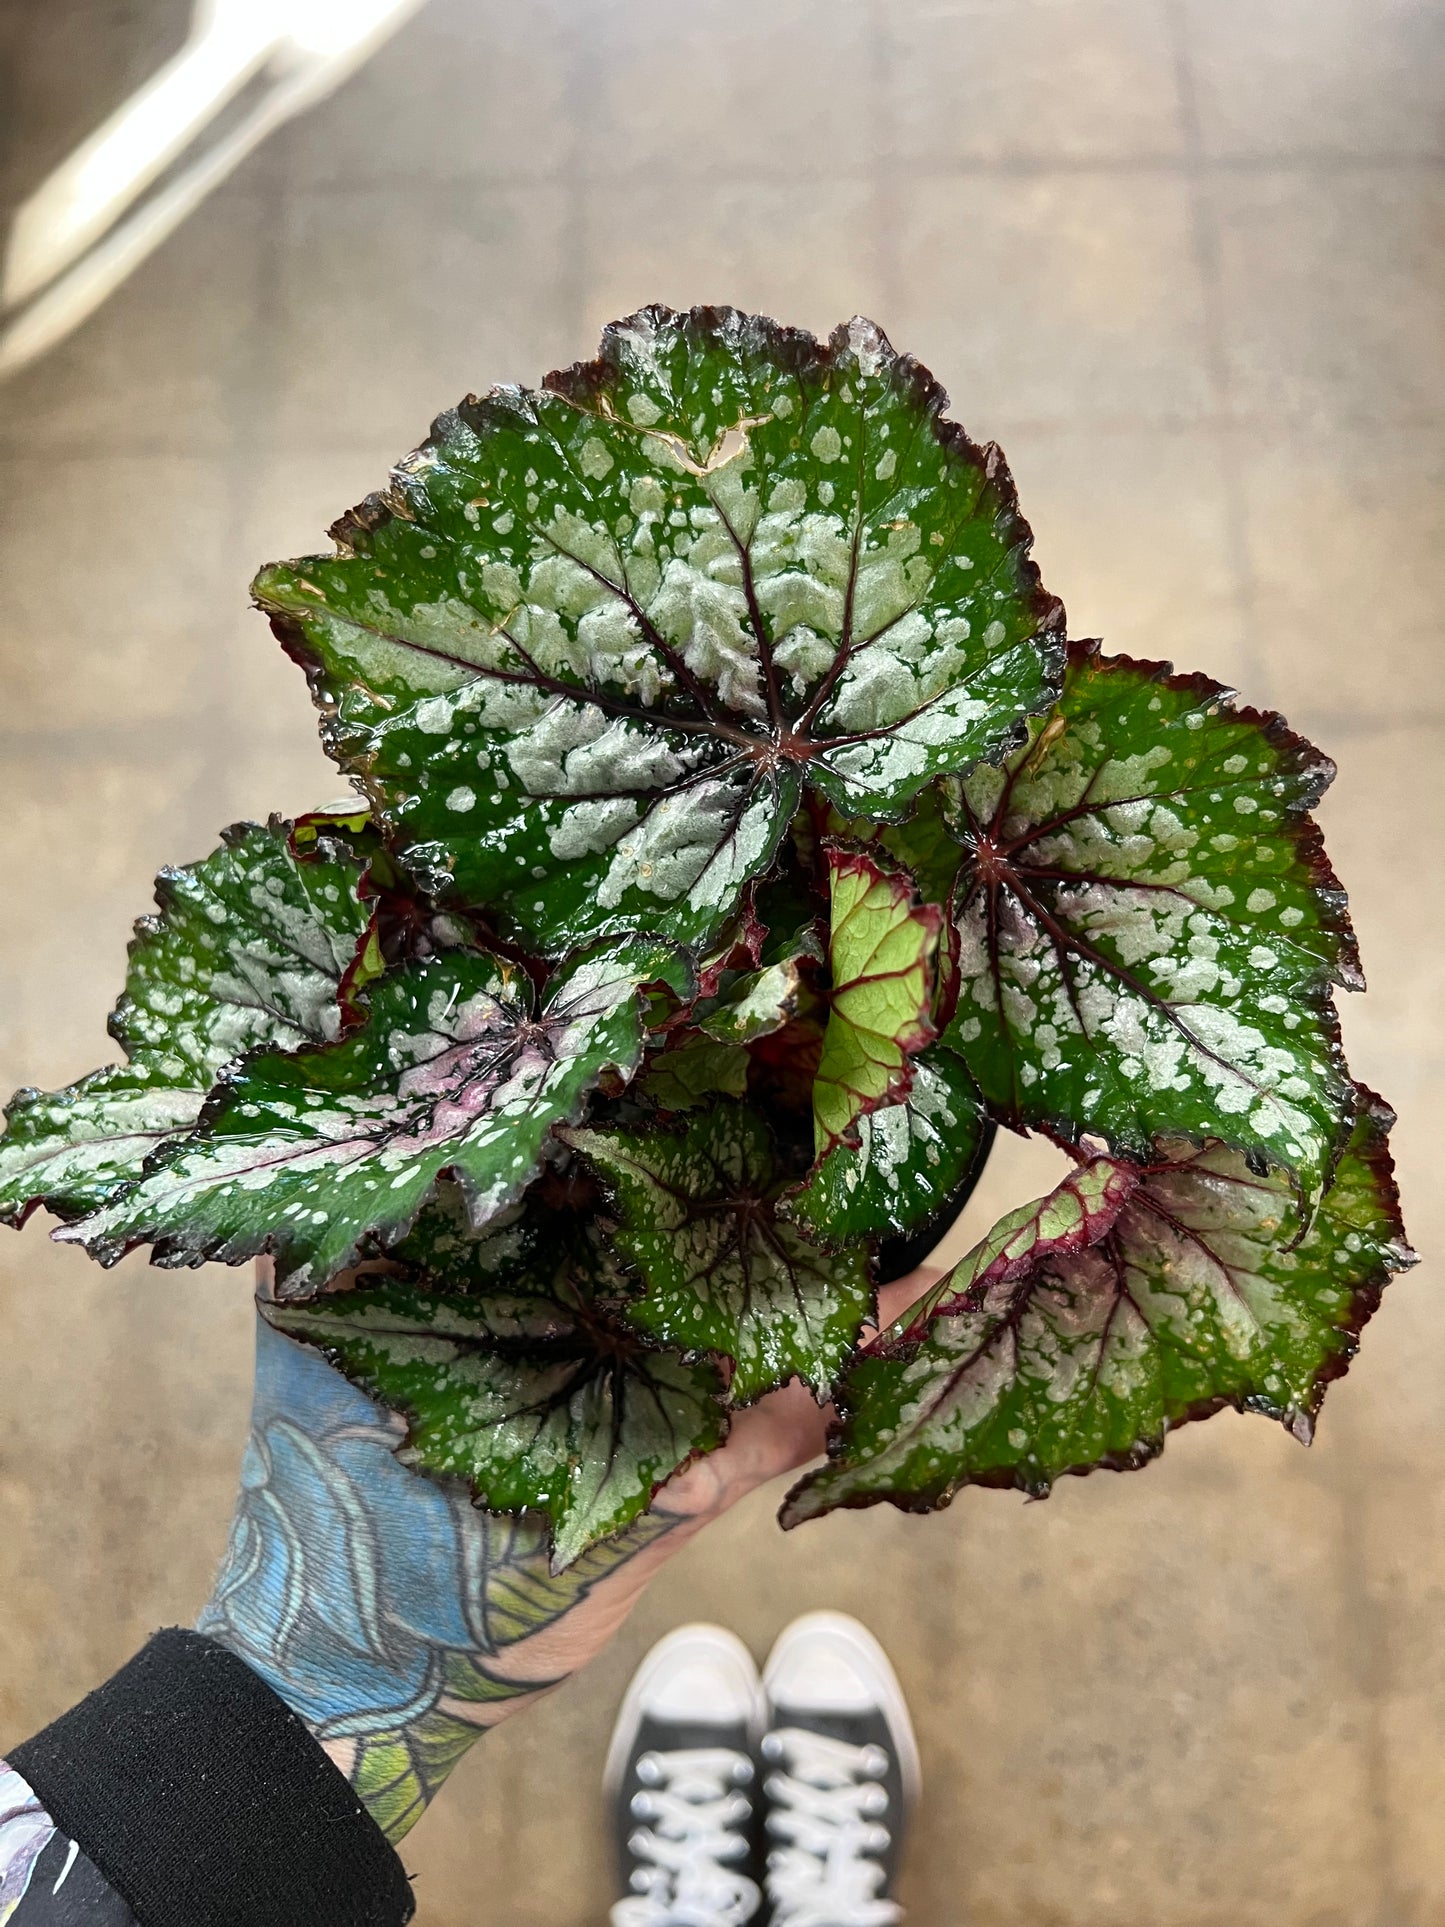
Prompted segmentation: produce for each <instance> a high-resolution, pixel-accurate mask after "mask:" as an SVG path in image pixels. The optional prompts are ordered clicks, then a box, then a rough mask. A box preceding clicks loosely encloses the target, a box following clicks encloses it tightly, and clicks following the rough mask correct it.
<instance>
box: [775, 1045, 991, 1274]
mask: <svg viewBox="0 0 1445 1927" xmlns="http://www.w3.org/2000/svg"><path fill="white" fill-rule="evenodd" d="M857 1132H858V1143H857V1145H856V1146H853V1145H850V1144H846V1143H843V1144H839V1145H837V1146H835V1148H834V1149H833V1150H831V1151H829V1152H828V1153H827V1154H826V1156H825V1157H824V1158H823V1160H822V1162H821V1163H820V1164H819V1165H818V1166H817V1168H816V1169H815V1170H814V1171H812V1172H811V1173H810V1174H809V1177H808V1180H807V1182H806V1184H804V1185H803V1186H802V1187H801V1188H800V1189H799V1190H798V1191H796V1192H793V1193H790V1194H789V1195H788V1196H787V1197H785V1198H784V1200H783V1202H782V1204H781V1206H780V1207H779V1208H780V1209H781V1210H782V1212H783V1213H784V1215H785V1216H786V1217H789V1218H791V1219H792V1220H793V1222H794V1223H795V1224H797V1225H798V1227H799V1228H800V1229H801V1230H802V1231H804V1232H805V1233H806V1235H807V1236H808V1237H810V1238H811V1239H813V1241H814V1242H815V1243H817V1244H820V1245H822V1246H823V1247H824V1249H825V1250H830V1251H831V1250H840V1249H843V1248H845V1247H846V1246H849V1245H853V1244H857V1243H859V1242H861V1241H862V1240H864V1239H868V1238H896V1237H899V1236H900V1235H902V1236H906V1235H908V1234H910V1233H913V1232H917V1231H920V1230H922V1229H923V1228H924V1227H925V1226H926V1225H928V1224H929V1223H931V1222H935V1221H938V1220H940V1219H941V1218H942V1217H943V1216H944V1215H945V1214H946V1213H947V1212H948V1211H950V1210H951V1209H952V1208H954V1207H955V1205H956V1204H957V1203H958V1202H959V1200H960V1197H961V1194H962V1193H963V1192H964V1189H965V1187H966V1186H968V1185H969V1184H970V1183H971V1181H972V1180H973V1179H974V1178H976V1176H977V1175H978V1173H979V1171H980V1170H981V1169H982V1166H983V1161H984V1158H985V1157H986V1156H987V1153H988V1149H989V1146H990V1144H991V1143H992V1137H993V1131H992V1126H991V1125H990V1124H989V1122H988V1119H987V1116H986V1114H985V1112H984V1109H983V1105H982V1104H981V1102H980V1101H979V1095H978V1088H977V1086H976V1085H975V1084H974V1081H973V1079H972V1077H970V1075H969V1073H968V1071H967V1069H966V1068H965V1066H964V1064H963V1063H962V1062H961V1060H960V1059H959V1058H957V1057H955V1056H954V1054H953V1052H952V1051H950V1050H947V1049H945V1048H944V1047H943V1046H942V1045H935V1046H934V1047H933V1048H932V1049H930V1050H926V1051H924V1052H923V1053H922V1055H921V1056H919V1057H917V1058H915V1059H914V1060H913V1082H912V1085H911V1087H910V1089H909V1092H908V1096H907V1097H906V1098H905V1099H904V1100H903V1102H902V1103H901V1104H887V1105H884V1106H883V1107H882V1108H881V1109H879V1110H876V1111H873V1112H871V1113H870V1114H869V1115H867V1116H865V1117H861V1118H859V1120H858V1124H857Z"/></svg>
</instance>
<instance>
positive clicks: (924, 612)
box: [254, 308, 1062, 956]
mask: <svg viewBox="0 0 1445 1927" xmlns="http://www.w3.org/2000/svg"><path fill="white" fill-rule="evenodd" d="M945 401H946V398H945V396H944V395H943V393H942V391H941V390H940V389H939V388H938V386H937V384H936V383H935V382H934V381H933V379H932V377H931V376H930V375H928V374H927V373H926V371H925V370H923V369H922V368H921V367H919V365H918V364H917V363H916V362H914V361H912V360H910V359H908V358H900V357H898V356H897V355H896V354H895V353H894V351H893V349H892V348H891V347H890V346H889V344H888V342H887V340H886V339H885V338H884V336H883V335H882V334H881V333H880V332H879V330H878V329H877V328H876V327H874V326H873V325H872V324H871V323H869V322H866V321H854V322H852V323H850V324H848V325H847V326H844V327H840V328H839V329H837V330H836V331H835V333H834V334H833V336H832V338H831V339H830V341H829V342H828V343H827V344H826V346H824V345H820V344H819V343H818V342H817V341H815V340H814V339H813V337H812V336H810V335H807V334H803V333H799V332H796V331H793V330H789V329H785V328H781V327H779V326H777V324H775V323H773V322H771V321H767V320H765V319H763V318H761V317H756V316H746V315H741V314H738V313H736V312H735V311H733V310H731V309H710V308H699V309H694V310H692V311H691V312H690V313H687V314H674V313H672V312H670V311H669V310H666V309H662V308H648V309H644V310H643V311H642V312H640V313H639V314H636V315H633V316H631V317H630V318H629V319H627V320H626V321H622V322H619V323H616V324H614V325H613V326H611V327H609V328H608V329H607V330H606V332H605V333H604V336H603V340H602V349H601V355H600V358H599V359H598V360H597V361H594V362H590V363H586V364H582V365H579V366H577V367H575V368H572V369H570V370H568V371H566V372H565V373H561V374H556V375H552V376H549V377H548V381H547V385H546V387H545V388H543V389H542V390H540V391H531V390H523V389H497V390H494V391H493V392H492V393H491V394H490V395H488V396H486V397H484V398H483V399H482V400H480V401H479V400H476V399H475V398H469V399H468V400H467V401H465V402H463V403H461V404H460V406H459V407H458V408H457V409H455V410H453V411H451V412H450V413H448V414H446V415H443V416H442V417H441V418H440V419H439V420H438V422H437V423H436V425H435V427H434V429H433V431H432V436H431V439H430V440H429V441H428V442H427V443H426V444H425V445H424V446H423V447H422V448H421V449H420V450H418V451H417V452H416V454H414V455H412V456H410V457H408V458H407V460H406V461H404V462H403V463H402V464H401V465H400V466H399V467H398V468H397V469H396V470H395V471H394V473H393V475H392V479H391V483H390V486H389V487H388V489H387V490H386V491H385V492H384V493H383V494H381V495H379V496H373V497H371V498H370V499H369V500H368V501H367V502H365V503H363V504H362V506H361V507H360V508H359V509H357V510H354V511H353V512H352V513H351V514H350V515H349V516H347V517H345V518H344V519H343V520H342V521H341V522H340V523H338V524H337V526H336V528H335V529H334V530H333V535H334V537H335V539H336V542H337V552H336V554H334V555H332V556H315V557H310V558H307V559H305V560H303V561H300V562H294V563H285V564H277V565H275V566H274V567H271V568H268V569H265V570H263V571H262V572H261V574H260V575H259V576H258V577H257V579H256V583H255V585H254V588H255V595H256V598H257V601H258V602H259V604H260V605H261V607H262V608H263V609H265V610H267V611H268V612H269V613H270V614H271V615H272V617H273V619H274V621H275V623H276V626H277V628H278V631H279V633H280V635H281V636H282V639H283V641H284V642H285V644H286V646H287V648H288V649H289V650H290V651H291V652H292V653H293V654H294V655H295V656H296V657H297V658H298V659H299V660H300V661H301V662H302V663H303V664H304V665H305V666H306V668H307V670H308V673H309V675H310V677H311V681H312V686H313V690H314V692H315V694H316V697H317V699H318V701H319V703H320V704H321V706H322V709H323V712H324V714H325V717H326V723H325V737H326V741H327V745H328V747H329V749H330V751H331V753H332V755H333V756H334V757H335V758H336V760H337V761H338V762H339V763H340V764H341V766H342V767H343V768H344V769H345V770H347V772H348V773H350V774H352V775H354V776H355V777H356V778H357V779H358V780H359V781H360V782H361V784H362V785H363V786H364V788H365V790H366V792H367V794H368V796H369V797H370V798H371V799H372V800H373V802H374V804H375V805H376V808H377V812H378V816H379V818H380V820H381V821H382V822H383V824H384V825H385V826H386V827H387V829H388V831H389V833H390V834H391V836H392V837H393V838H394V839H395V841H396V843H397V846H398V847H399V848H400V849H401V850H402V851H403V852H404V854H405V857H406V861H407V862H408V863H409V864H410V866H411V867H412V869H413V870H414V872H415V873H416V874H417V876H418V877H419V878H421V879H422V880H423V881H424V882H425V884H426V885H427V887H428V888H430V889H433V890H435V891H438V892H441V893H443V894H446V895H448V896H450V897H452V898H455V899H458V900H460V901H461V902H463V903H466V904H473V905H486V906H488V908H489V910H490V911H491V912H492V913H493V914H495V915H497V916H498V917H499V919H500V925H501V928H502V932H503V934H504V935H506V936H508V937H511V938H515V939H516V940H518V941H520V942H522V943H525V944H527V945H528V946H530V947H532V948H534V949H538V950H541V951H542V952H544V953H545V954H546V955H548V956H557V955H559V954H562V953H563V952H565V951H566V950H567V949H569V948H571V947H572V946H575V945H577V944H580V943H585V942H589V941H592V940H594V939H596V938H598V937H601V936H605V935H609V934H613V933H616V932H620V931H625V930H626V931H631V930H638V929H644V930H660V931H662V932H664V933H665V934H667V935H669V936H671V937H673V938H674V939H676V940H678V941H680V942H684V943H687V944H689V945H693V946H697V945H701V944H703V943H705V942H706V941H707V940H708V939H709V938H710V936H711V935H712V934H713V933H715V932H716V931H717V930H718V929H719V928H720V926H721V925H722V924H723V922H724V921H725V920H726V919H727V918H728V917H729V916H730V915H731V914H732V913H733V911H734V910H735V909H736V907H737V905H738V903H739V900H740V897H741V895H742V892H743V890H744V887H745V886H746V884H747V883H748V881H749V880H750V879H751V878H754V877H757V876H759V875H761V874H762V873H763V872H764V871H765V870H766V869H767V868H768V866H769V865H770V864H771V862H772V861H773V858H774V856H775V854H776V852H777V851H778V848H779V846H780V844H781V841H782V839H783V836H784V834H785V832H786V829H787V826H788V822H789V819H790V818H791V817H792V815H793V813H794V811H795V810H796V809H797V807H798V804H799V801H800V799H801V797H802V794H803V789H804V786H805V784H806V785H811V786H812V787H813V788H814V789H815V790H816V791H817V792H819V793H820V794H821V795H823V796H825V797H826V798H827V799H829V800H830V801H831V802H832V803H834V804H835V805H836V807H837V808H839V809H840V810H841V811H843V812H844V813H845V814H847V815H859V814H866V815H869V816H873V817H885V818H888V817H896V816H899V815H902V814H903V813H905V812H906V810H907V808H908V805H909V803H910V801H911V799H912V798H913V797H914V796H915V795H916V793H917V792H918V790H919V789H920V788H921V787H922V786H923V785H924V784H925V783H927V782H928V780H929V779H930V778H931V777H933V776H934V775H936V774H938V773H940V772H943V771H958V770H964V769H967V768H969V767H971V766H972V765H973V764H974V763H976V762H977V761H978V760H979V759H980V758H981V757H985V756H990V755H996V754H997V753H998V752H999V751H1000V750H1001V749H1004V748H1006V747H1007V746H1008V745H1009V744H1011V743H1012V742H1014V741H1016V740H1018V734H1019V725H1020V722H1021V719H1022V718H1023V717H1025V716H1027V715H1029V714H1033V713H1036V712H1037V711H1039V710H1041V709H1044V708H1046V707H1047V706H1048V704H1049V702H1050V701H1051V699H1052V696H1053V694H1054V692H1055V689H1056V687H1057V677H1058V672H1059V667H1060V663H1059V655H1060V644H1059V640H1058V638H1059V636H1060V634H1061V632H1062V611H1061V610H1060V609H1059V606H1058V604H1057V603H1056V602H1055V601H1054V600H1053V599H1052V598H1051V597H1049V596H1047V595H1046V594H1044V592H1043V591H1042V589H1041V588H1040V586H1039V581H1038V574H1037V571H1036V569H1035V568H1034V566H1033V564H1032V563H1031V562H1030V561H1029V559H1028V550H1029V540H1030V537H1029V531H1028V528H1027V525H1026V524H1025V523H1024V522H1023V521H1022V519H1021V518H1020V516H1019V514H1018V510H1017V505H1016V501H1015V497H1014V491H1013V484H1012V481H1011V479H1010V477H1009V474H1008V471H1007V469H1006V467H1005V466H1004V464H1003V461H1002V458H1001V457H1000V455H999V452H998V450H997V449H996V448H993V447H992V446H990V447H988V448H985V449H981V448H978V447H976V446H975V445H974V444H973V443H972V442H971V441H969V439H968V438H967V436H966V435H965V434H964V433H963V431H962V430H961V429H959V428H957V427H955V426H954V425H952V424H951V423H949V422H947V421H945V420H944V418H943V413H942V411H943V408H944V406H945Z"/></svg>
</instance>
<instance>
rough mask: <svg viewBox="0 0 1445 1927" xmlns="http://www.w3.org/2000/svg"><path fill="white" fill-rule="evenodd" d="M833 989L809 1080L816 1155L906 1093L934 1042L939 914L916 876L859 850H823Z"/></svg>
mask: <svg viewBox="0 0 1445 1927" xmlns="http://www.w3.org/2000/svg"><path fill="white" fill-rule="evenodd" d="M825 854H826V857H827V864H828V886H829V902H830V909H831V918H830V923H829V931H828V961H829V966H830V969H831V972H832V979H833V987H832V991H831V993H830V996H829V1004H828V1027H827V1029H826V1030H825V1031H824V1033H823V1054H822V1057H821V1059H820V1061H819V1064H818V1074H817V1077H816V1078H815V1080H814V1083H813V1125H814V1138H815V1142H816V1146H817V1151H818V1155H819V1156H820V1157H821V1156H823V1155H824V1154H826V1153H827V1152H828V1151H830V1150H831V1149H832V1148H833V1147H834V1146H835V1145H837V1144H841V1143H843V1142H845V1141H848V1142H851V1141H852V1139H853V1138H854V1137H855V1135H856V1130H855V1127H856V1125H857V1121H858V1119H859V1118H860V1117H863V1116H865V1115H866V1114H867V1113H868V1112H869V1111H876V1110H877V1109H878V1107H879V1106H880V1105H881V1104H896V1103H898V1102H899V1101H900V1100H901V1099H903V1098H904V1097H906V1096H907V1094H908V1089H909V1085H910V1084H911V1083H912V1080H913V1067H912V1064H911V1063H910V1061H909V1060H910V1058H911V1056H912V1054H913V1053H914V1052H916V1051H920V1050H922V1049H923V1047H924V1045H925V1044H930V1043H932V1041H933V1036H934V1031H933V1024H932V1022H931V1020H930V1016H929V1013H930V1011H931V1010H932V1007H933V960H934V953H935V952H936V950H937V948H938V933H939V930H940V928H941V927H942V923H943V914H942V912H941V911H940V910H939V909H938V907H937V905H935V904H916V903H915V902H914V889H913V879H912V877H911V876H909V875H907V874H906V873H905V872H903V871H901V870H894V869H891V868H885V867H883V866H882V865H880V864H879V863H878V862H877V860H876V859H875V858H874V857H872V856H870V855H868V854H867V853H866V852H864V851H858V850H845V849H840V848H837V847H830V848H829V849H828V850H827V851H826V853H825Z"/></svg>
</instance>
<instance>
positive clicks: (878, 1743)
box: [762, 1612, 922, 1927]
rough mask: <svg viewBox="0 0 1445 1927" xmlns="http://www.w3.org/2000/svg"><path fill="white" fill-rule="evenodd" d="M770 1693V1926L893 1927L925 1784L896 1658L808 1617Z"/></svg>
mask: <svg viewBox="0 0 1445 1927" xmlns="http://www.w3.org/2000/svg"><path fill="white" fill-rule="evenodd" d="M763 1687H764V1690H765V1692H766V1694H767V1699H768V1730H767V1732H766V1734H765V1735H764V1736H763V1743H762V1754H763V1760H764V1772H765V1774H766V1778H765V1780H764V1784H763V1798H764V1802H765V1807H766V1814H767V1833H768V1839H769V1846H768V1859H767V1894H768V1903H769V1906H770V1908H771V1910H772V1911H771V1913H770V1914H769V1916H768V1918H769V1921H770V1923H771V1927H892V1923H893V1922H895V1921H898V1920H901V1919H902V1918H903V1913H902V1909H901V1908H900V1907H899V1906H898V1904H897V1902H896V1901H895V1900H894V1899H893V1898H892V1894H893V1890H894V1885H895V1881H896V1878H897V1873H898V1858H899V1848H900V1846H901V1844H902V1834H903V1827H904V1823H905V1821H906V1820H907V1817H908V1815H909V1813H910V1811H911V1810H912V1809H913V1807H914V1806H915V1805H916V1804H917V1801H918V1796H919V1792H920V1790H921V1787H922V1776H921V1774H920V1771H919V1765H918V1746H917V1742H916V1741H915V1740H914V1737H913V1724H912V1722H911V1721H910V1719H909V1717H908V1707H907V1705H906V1704H905V1702H904V1699H903V1693H902V1689H901V1688H900V1687H899V1684H898V1679H897V1676H896V1675H895V1673H894V1671H893V1668H892V1667H891V1666H890V1665H889V1663H888V1656H887V1654H886V1653H885V1652H884V1651H883V1648H882V1647H881V1646H880V1645H879V1644H878V1641H877V1640H876V1639H875V1638H874V1637H873V1635H872V1634H871V1633H870V1632H869V1631H868V1630H867V1628H866V1627H864V1626H860V1625H859V1624H858V1621H857V1620H856V1619H849V1618H847V1617H846V1616H845V1615H844V1614H843V1613H826V1612H824V1613H809V1614H807V1615H806V1616H805V1617H804V1618H802V1619H796V1620H794V1622H793V1624H792V1625H791V1626H789V1627H788V1629H787V1631H786V1632H785V1633H783V1635H782V1637H781V1638H780V1639H779V1640H778V1643H777V1645H776V1646H774V1648H773V1650H772V1653H771V1655H770V1656H769V1659H768V1663H767V1665H766V1666H765V1667H764V1668H763Z"/></svg>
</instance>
